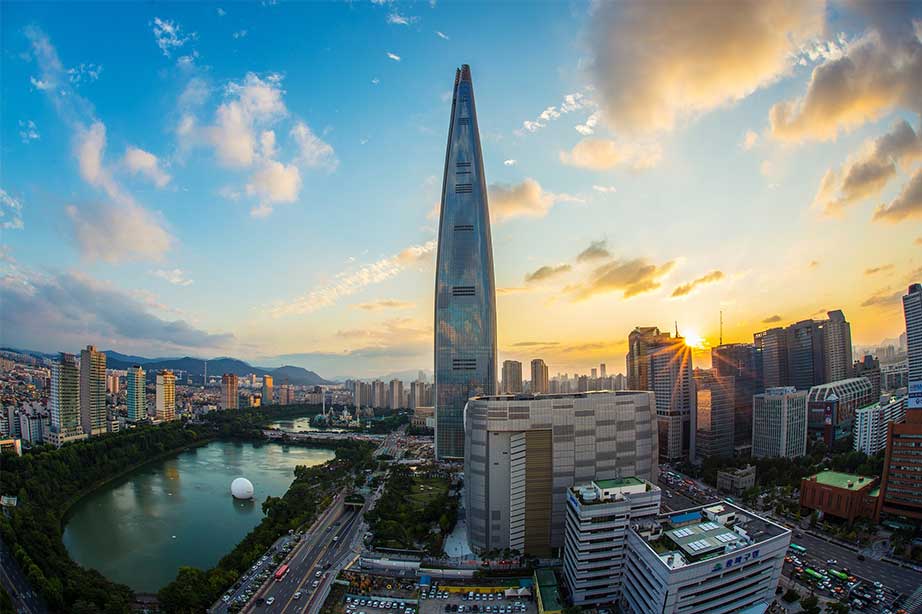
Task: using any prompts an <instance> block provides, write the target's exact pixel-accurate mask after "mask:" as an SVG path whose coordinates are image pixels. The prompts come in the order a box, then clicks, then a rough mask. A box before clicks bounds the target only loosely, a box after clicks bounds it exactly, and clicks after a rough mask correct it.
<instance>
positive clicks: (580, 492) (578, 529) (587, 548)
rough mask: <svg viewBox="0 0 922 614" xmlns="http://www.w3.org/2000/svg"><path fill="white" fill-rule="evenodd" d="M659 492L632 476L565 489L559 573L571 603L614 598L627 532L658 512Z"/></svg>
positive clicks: (598, 602)
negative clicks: (561, 571) (564, 519)
mask: <svg viewBox="0 0 922 614" xmlns="http://www.w3.org/2000/svg"><path fill="white" fill-rule="evenodd" d="M661 495H662V491H661V490H660V489H659V487H657V486H655V485H653V484H651V483H650V482H647V481H646V480H640V479H637V478H635V477H632V476H628V477H624V478H618V479H614V480H598V481H591V482H589V483H588V484H579V485H577V486H574V487H573V488H571V489H569V491H568V492H567V525H566V527H567V528H566V534H565V538H564V548H563V574H564V578H565V580H566V583H567V586H568V587H569V589H570V597H571V599H572V600H573V603H574V604H575V605H580V606H582V605H591V604H594V605H602V604H610V603H617V601H618V598H619V596H620V593H621V572H622V568H623V566H624V557H625V548H626V546H627V532H628V530H629V529H630V527H631V526H632V525H635V526H636V525H638V524H640V523H643V522H650V521H651V520H653V519H655V518H656V516H658V515H659V507H660V496H661Z"/></svg>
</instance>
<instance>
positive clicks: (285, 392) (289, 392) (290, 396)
mask: <svg viewBox="0 0 922 614" xmlns="http://www.w3.org/2000/svg"><path fill="white" fill-rule="evenodd" d="M294 402H295V387H294V386H292V385H291V384H282V385H281V386H279V405H291V404H292V403H294Z"/></svg>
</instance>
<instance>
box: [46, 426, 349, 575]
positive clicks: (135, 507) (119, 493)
mask: <svg viewBox="0 0 922 614" xmlns="http://www.w3.org/2000/svg"><path fill="white" fill-rule="evenodd" d="M331 458H333V452H332V451H331V450H323V449H317V448H303V447H297V446H282V445H280V444H265V445H262V446H258V447H254V446H253V445H252V444H248V443H239V442H224V441H215V442H212V443H209V444H208V445H206V446H202V447H200V448H196V449H193V450H189V451H186V452H181V453H180V454H178V455H177V456H174V457H171V458H168V459H166V460H161V461H157V462H155V463H151V464H149V465H145V466H144V467H141V468H140V469H138V470H137V471H133V472H131V473H130V474H128V475H127V476H125V477H123V478H121V479H119V480H116V481H114V482H111V483H109V484H107V485H106V486H104V487H103V488H101V489H100V490H97V491H96V492H94V493H92V494H90V495H89V496H87V497H85V498H83V499H82V500H80V501H79V502H78V503H77V505H75V506H74V508H73V509H72V510H71V515H70V518H69V520H68V522H67V525H66V526H65V528H64V545H65V546H66V547H67V550H68V552H69V553H70V556H71V557H72V558H73V559H74V560H75V561H77V562H78V563H79V564H81V565H83V566H84V567H91V568H93V569H97V570H99V571H100V572H101V573H102V574H103V575H105V576H106V577H107V578H109V579H111V580H114V581H116V582H121V583H123V584H127V585H128V586H130V587H131V588H133V589H134V590H136V591H140V592H155V591H156V590H158V589H159V588H161V587H162V586H164V585H165V584H167V583H168V582H170V581H171V580H173V579H174V578H175V577H176V571H177V570H178V569H179V567H180V566H183V565H191V566H194V567H199V568H202V569H207V568H209V567H212V566H214V565H215V563H217V562H218V560H219V559H220V558H221V557H222V556H224V555H225V554H227V553H228V552H230V550H231V549H232V548H233V547H234V546H235V545H237V543H238V542H239V541H240V540H241V539H243V537H244V536H245V535H246V534H247V533H248V532H249V531H250V529H252V528H253V527H254V526H256V525H257V524H259V522H260V520H262V517H263V514H262V503H263V501H265V500H266V497H267V496H269V495H272V496H280V495H282V494H284V493H285V491H286V490H288V487H289V486H290V485H291V482H292V481H293V480H294V468H295V466H297V465H307V466H313V465H319V464H321V463H324V462H326V461H327V460H330V459H331ZM240 476H244V477H246V478H247V479H248V480H250V481H251V482H253V486H254V488H255V490H256V494H255V496H254V500H253V501H235V500H234V499H233V497H231V495H230V483H231V481H232V480H233V479H234V478H236V477H240Z"/></svg>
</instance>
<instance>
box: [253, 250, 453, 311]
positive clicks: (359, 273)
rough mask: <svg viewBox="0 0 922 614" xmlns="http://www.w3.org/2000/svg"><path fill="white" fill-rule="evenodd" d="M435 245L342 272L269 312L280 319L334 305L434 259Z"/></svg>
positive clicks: (404, 252)
mask: <svg viewBox="0 0 922 614" xmlns="http://www.w3.org/2000/svg"><path fill="white" fill-rule="evenodd" d="M435 245H436V242H435V240H431V241H428V242H426V243H424V244H422V245H412V246H410V247H408V248H406V249H404V250H403V251H401V252H400V253H398V254H395V255H393V256H389V257H387V258H382V259H381V260H378V261H376V262H373V263H371V264H366V265H364V266H362V267H360V268H359V269H358V270H354V271H344V272H342V273H339V274H337V275H336V276H335V277H334V278H333V279H332V281H330V282H329V283H326V284H320V285H318V286H317V287H316V288H314V289H313V290H311V291H310V292H308V293H307V294H304V295H302V296H300V297H297V298H295V299H293V300H290V301H287V302H284V301H280V302H276V303H275V304H274V305H272V306H271V307H270V308H269V309H268V312H269V314H270V315H271V316H273V317H276V318H277V317H281V316H286V315H299V314H307V313H313V312H314V311H317V310H318V309H322V308H323V307H329V306H331V305H335V304H336V303H338V302H339V300H340V299H342V298H344V297H346V296H350V295H352V294H355V293H356V292H358V291H359V290H361V289H362V288H365V287H367V286H370V285H374V284H379V283H381V282H383V281H386V280H388V279H391V278H392V277H395V276H396V275H397V274H399V273H400V272H401V271H404V270H405V269H407V268H409V267H411V266H414V265H417V264H419V263H421V262H425V261H429V260H431V258H432V254H433V252H434V251H435Z"/></svg>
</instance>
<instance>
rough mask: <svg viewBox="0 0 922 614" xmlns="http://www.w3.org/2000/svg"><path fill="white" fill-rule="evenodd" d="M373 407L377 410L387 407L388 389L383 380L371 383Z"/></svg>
mask: <svg viewBox="0 0 922 614" xmlns="http://www.w3.org/2000/svg"><path fill="white" fill-rule="evenodd" d="M371 406H372V407H374V408H375V409H381V408H383V407H387V387H386V386H385V384H384V382H382V381H381V380H377V379H376V380H375V381H373V382H372V383H371Z"/></svg>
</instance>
